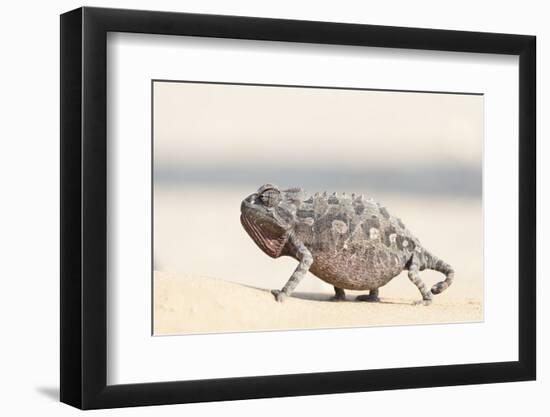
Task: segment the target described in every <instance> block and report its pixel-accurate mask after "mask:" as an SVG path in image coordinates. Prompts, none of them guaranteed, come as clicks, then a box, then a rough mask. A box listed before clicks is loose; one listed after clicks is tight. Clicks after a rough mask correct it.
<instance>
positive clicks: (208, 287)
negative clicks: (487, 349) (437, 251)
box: [154, 271, 483, 335]
mask: <svg viewBox="0 0 550 417" xmlns="http://www.w3.org/2000/svg"><path fill="white" fill-rule="evenodd" d="M402 278H403V277H401V276H400V277H398V278H396V279H395V280H394V281H396V282H397V285H395V287H396V289H399V288H400V287H402V286H403V287H405V286H407V285H406V284H408V286H412V284H410V283H407V282H406V281H405V280H404V279H402ZM451 288H452V287H451ZM459 289H460V287H459ZM382 290H383V288H382V289H381V292H382ZM449 290H450V289H449ZM395 292H396V291H395V290H394V291H389V294H391V295H392V296H390V297H384V296H383V295H382V297H381V302H379V303H366V302H359V301H354V297H355V295H356V293H353V292H349V293H348V300H346V301H339V302H334V301H329V297H330V294H328V293H314V292H309V293H305V292H297V293H295V294H293V296H292V297H290V298H288V299H287V300H285V301H284V302H283V303H277V302H276V301H275V300H274V298H273V296H272V295H271V294H270V292H269V290H267V289H261V288H254V287H250V286H246V285H243V284H238V283H235V282H229V281H225V280H221V279H215V278H209V277H201V276H196V275H185V274H176V273H167V272H158V271H157V272H155V274H154V334H155V335H174V334H189V333H217V332H240V331H258V330H285V329H312V328H331V327H354V326H373V325H404V324H428V323H457V322H476V321H481V320H483V311H482V305H481V302H480V301H479V300H477V299H474V298H468V297H467V296H466V295H465V294H456V292H455V294H453V296H448V297H445V295H444V294H445V293H443V294H441V295H440V296H436V297H434V302H433V303H432V304H431V305H430V306H424V305H413V304H412V303H413V302H414V300H415V299H418V298H419V295H413V296H412V297H411V298H398V297H395V296H393V294H395ZM405 293H406V294H408V295H412V294H414V291H413V292H412V293H411V292H410V291H406V292H405ZM460 295H462V297H461V296H460Z"/></svg>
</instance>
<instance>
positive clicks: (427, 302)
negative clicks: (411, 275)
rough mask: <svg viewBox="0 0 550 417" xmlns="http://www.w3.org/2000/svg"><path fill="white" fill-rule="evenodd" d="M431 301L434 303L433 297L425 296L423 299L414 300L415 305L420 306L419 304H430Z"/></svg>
mask: <svg viewBox="0 0 550 417" xmlns="http://www.w3.org/2000/svg"><path fill="white" fill-rule="evenodd" d="M431 303H432V299H431V298H423V299H422V300H417V301H415V302H413V306H419V305H424V306H429V305H430V304H431Z"/></svg>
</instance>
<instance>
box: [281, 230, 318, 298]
mask: <svg viewBox="0 0 550 417" xmlns="http://www.w3.org/2000/svg"><path fill="white" fill-rule="evenodd" d="M288 243H290V244H291V245H292V246H291V248H290V249H291V251H293V252H294V256H295V257H296V259H298V260H299V261H300V263H299V264H298V266H297V267H296V270H295V271H294V273H293V274H292V275H291V276H290V279H289V280H288V282H287V283H286V284H285V286H284V287H283V288H282V289H280V290H271V294H273V295H274V296H275V299H276V300H277V301H279V302H281V301H283V300H284V299H285V298H286V297H287V296H289V295H290V294H292V291H294V289H295V288H296V287H297V286H298V284H299V283H300V281H301V280H302V279H303V278H304V277H305V276H306V274H307V271H309V267H310V266H311V264H312V263H313V256H312V255H311V252H310V251H309V249H308V248H306V247H305V245H304V244H303V243H302V242H301V241H300V240H298V239H296V238H295V237H294V235H290V238H289V242H288Z"/></svg>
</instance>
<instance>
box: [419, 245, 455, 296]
mask: <svg viewBox="0 0 550 417" xmlns="http://www.w3.org/2000/svg"><path fill="white" fill-rule="evenodd" d="M426 268H428V269H433V270H434V271H437V272H441V273H442V274H445V277H446V278H445V281H441V282H438V283H437V284H435V285H434V286H433V287H432V290H431V291H432V294H439V293H441V292H443V291H445V290H446V289H447V288H449V286H450V285H451V284H452V283H453V280H454V277H455V271H454V269H453V267H452V266H451V265H449V264H448V263H446V262H445V261H443V260H441V259H439V258H438V257H437V256H434V255H431V254H430V256H429V257H428V262H427V265H426Z"/></svg>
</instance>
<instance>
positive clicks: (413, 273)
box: [408, 255, 432, 306]
mask: <svg viewBox="0 0 550 417" xmlns="http://www.w3.org/2000/svg"><path fill="white" fill-rule="evenodd" d="M418 269H419V268H418V259H417V257H416V255H413V258H412V259H411V264H410V266H409V272H408V275H409V279H410V280H411V282H412V283H413V284H414V285H416V288H418V291H420V294H422V300H421V301H417V302H415V303H414V304H424V305H425V306H427V305H430V304H431V303H432V293H431V292H430V290H428V288H427V287H426V284H424V282H423V281H422V280H421V279H420V274H419V273H418Z"/></svg>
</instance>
